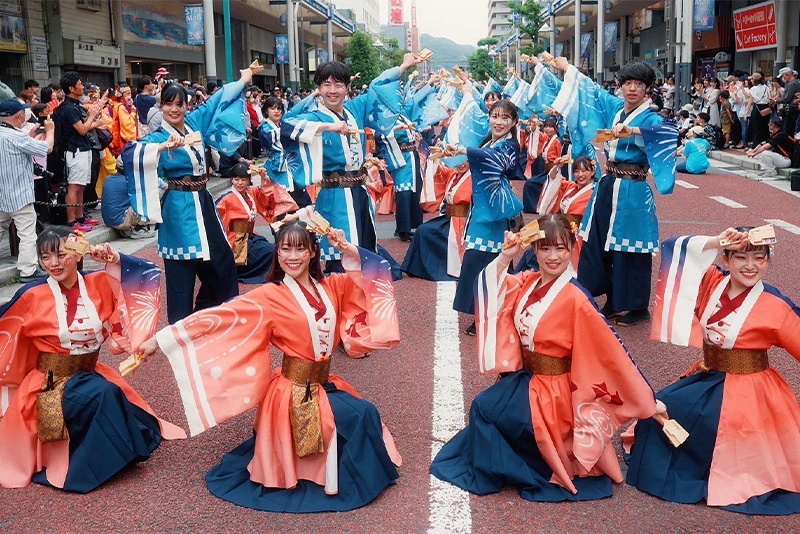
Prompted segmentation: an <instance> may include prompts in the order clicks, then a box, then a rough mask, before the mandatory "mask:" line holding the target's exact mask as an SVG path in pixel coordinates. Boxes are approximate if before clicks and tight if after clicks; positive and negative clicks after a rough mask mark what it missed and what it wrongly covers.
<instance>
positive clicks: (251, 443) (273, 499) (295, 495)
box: [206, 382, 400, 514]
mask: <svg viewBox="0 0 800 534" xmlns="http://www.w3.org/2000/svg"><path fill="white" fill-rule="evenodd" d="M325 391H326V393H327V394H328V400H329V402H330V405H331V410H332V411H333V417H334V419H335V420H336V433H337V439H338V442H337V446H338V453H339V463H338V471H339V493H337V494H336V495H327V494H326V493H325V488H324V487H322V486H320V485H318V484H315V483H313V482H310V481H308V480H300V481H298V483H297V486H296V487H294V488H292V489H283V488H267V487H265V486H262V485H261V484H259V483H257V482H253V481H252V480H250V473H249V471H248V470H247V466H248V465H249V464H250V461H251V460H252V459H253V454H254V451H255V444H256V438H255V436H253V437H252V438H250V439H248V440H247V441H245V442H244V443H242V444H241V445H239V446H238V447H236V448H235V449H234V450H232V451H231V452H229V453H228V454H226V455H225V456H224V457H223V458H222V462H220V463H219V464H218V465H217V466H215V467H214V468H212V469H211V470H210V471H209V472H208V473H207V474H206V483H207V484H208V489H209V491H210V492H211V493H213V494H214V495H216V496H217V497H219V498H220V499H224V500H226V501H229V502H232V503H234V504H237V505H239V506H244V507H245V508H254V509H256V510H263V511H266V512H288V513H294V514H305V513H314V512H345V511H347V510H353V509H355V508H360V507H362V506H364V505H366V504H368V503H370V502H371V501H373V500H374V499H375V498H376V497H377V496H378V495H379V494H380V493H381V492H382V491H383V490H384V489H385V488H386V487H387V486H390V485H392V484H394V483H395V481H396V480H397V479H398V478H399V476H400V475H399V474H398V473H397V469H396V468H395V466H394V464H393V463H392V460H391V459H390V458H389V453H388V452H387V451H386V445H385V444H384V442H383V427H382V426H381V418H380V415H379V414H378V410H377V409H376V408H375V406H373V405H372V404H371V403H369V402H367V401H365V400H362V399H357V398H355V397H353V396H352V395H350V394H349V393H346V392H344V391H338V390H337V389H336V386H334V385H333V384H332V383H330V382H328V383H327V384H325Z"/></svg>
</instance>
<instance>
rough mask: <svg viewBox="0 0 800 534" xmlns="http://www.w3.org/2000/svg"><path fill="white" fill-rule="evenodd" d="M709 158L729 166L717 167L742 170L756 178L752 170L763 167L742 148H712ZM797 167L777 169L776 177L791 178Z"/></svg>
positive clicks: (756, 170)
mask: <svg viewBox="0 0 800 534" xmlns="http://www.w3.org/2000/svg"><path fill="white" fill-rule="evenodd" d="M708 157H709V159H713V160H716V161H720V162H722V163H725V164H727V165H730V166H731V167H730V168H729V167H719V168H723V169H726V170H733V171H742V172H744V173H745V174H747V178H755V179H758V177H757V176H756V175H754V174H753V173H754V172H761V171H763V170H764V169H763V168H762V167H761V164H760V163H758V162H757V161H755V160H754V159H753V158H748V157H747V156H745V155H744V150H733V149H722V150H712V151H711V152H710V153H709V155H708ZM796 170H798V169H794V168H787V169H778V176H777V178H778V179H784V180H789V179H790V178H791V174H792V172H793V171H796ZM766 179H768V180H770V179H771V180H774V179H775V177H769V178H766Z"/></svg>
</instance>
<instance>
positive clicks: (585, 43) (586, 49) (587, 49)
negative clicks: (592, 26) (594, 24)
mask: <svg viewBox="0 0 800 534" xmlns="http://www.w3.org/2000/svg"><path fill="white" fill-rule="evenodd" d="M589 57H592V32H586V33H582V34H581V59H586V58H589Z"/></svg>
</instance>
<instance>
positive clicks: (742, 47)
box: [733, 1, 778, 52]
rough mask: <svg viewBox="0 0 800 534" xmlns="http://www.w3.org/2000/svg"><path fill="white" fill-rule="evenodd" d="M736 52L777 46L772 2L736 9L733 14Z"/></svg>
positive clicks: (776, 29) (776, 31) (776, 30)
mask: <svg viewBox="0 0 800 534" xmlns="http://www.w3.org/2000/svg"><path fill="white" fill-rule="evenodd" d="M733 30H734V32H735V37H736V51H737V52H743V51H750V50H761V49H764V48H775V47H776V46H778V28H777V26H776V24H775V3H774V2H773V1H769V2H764V3H762V4H756V5H754V6H750V7H745V8H742V9H737V10H736V11H734V12H733Z"/></svg>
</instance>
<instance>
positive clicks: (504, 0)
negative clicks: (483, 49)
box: [487, 0, 512, 39]
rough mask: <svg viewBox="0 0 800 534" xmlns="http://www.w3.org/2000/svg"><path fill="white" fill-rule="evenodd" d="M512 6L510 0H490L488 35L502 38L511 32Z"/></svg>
mask: <svg viewBox="0 0 800 534" xmlns="http://www.w3.org/2000/svg"><path fill="white" fill-rule="evenodd" d="M511 27H512V25H511V8H509V7H508V0H489V26H488V29H487V35H488V36H489V37H494V38H495V39H502V38H503V37H506V36H508V34H509V33H510V32H511Z"/></svg>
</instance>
